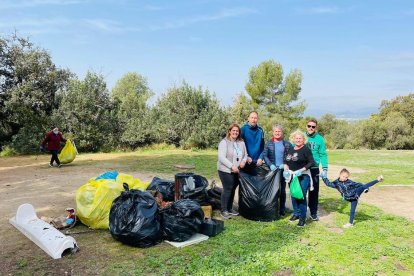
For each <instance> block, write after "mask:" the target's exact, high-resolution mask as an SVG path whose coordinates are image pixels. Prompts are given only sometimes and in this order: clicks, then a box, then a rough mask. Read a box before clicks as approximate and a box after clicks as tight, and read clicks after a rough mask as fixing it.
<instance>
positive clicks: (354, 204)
mask: <svg viewBox="0 0 414 276" xmlns="http://www.w3.org/2000/svg"><path fill="white" fill-rule="evenodd" d="M377 183H378V180H374V181H371V182H369V183H367V184H365V185H362V186H361V187H359V188H358V189H357V190H356V193H357V195H358V198H359V197H360V196H361V194H362V193H363V192H364V191H365V190H366V189H368V188H369V187H371V186H374V185H375V184H377ZM357 205H358V200H351V212H350V214H349V223H351V224H353V223H354V217H355V210H356V207H357Z"/></svg>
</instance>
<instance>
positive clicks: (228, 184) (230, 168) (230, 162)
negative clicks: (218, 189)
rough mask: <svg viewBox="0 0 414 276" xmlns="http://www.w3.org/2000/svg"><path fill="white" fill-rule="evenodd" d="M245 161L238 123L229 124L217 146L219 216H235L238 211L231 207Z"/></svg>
mask: <svg viewBox="0 0 414 276" xmlns="http://www.w3.org/2000/svg"><path fill="white" fill-rule="evenodd" d="M246 161H247V152H246V146H245V144H244V142H243V139H242V138H241V137H240V127H239V125H238V124H234V123H233V124H231V125H230V127H229V128H228V130H227V135H226V137H225V138H224V139H223V140H221V142H220V143H219V146H218V161H217V170H218V175H219V177H220V180H221V183H222V185H223V192H222V194H221V216H222V217H223V218H224V219H228V218H231V216H237V215H239V213H237V212H236V211H234V210H233V209H232V207H233V200H234V194H235V191H236V188H237V186H238V185H239V183H240V181H239V169H242V168H243V167H244V166H245V164H246Z"/></svg>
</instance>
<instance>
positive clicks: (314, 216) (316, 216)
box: [310, 215, 319, 221]
mask: <svg viewBox="0 0 414 276" xmlns="http://www.w3.org/2000/svg"><path fill="white" fill-rule="evenodd" d="M310 217H311V220H313V221H319V217H318V215H310Z"/></svg>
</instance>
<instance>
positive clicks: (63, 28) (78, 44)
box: [0, 0, 414, 117]
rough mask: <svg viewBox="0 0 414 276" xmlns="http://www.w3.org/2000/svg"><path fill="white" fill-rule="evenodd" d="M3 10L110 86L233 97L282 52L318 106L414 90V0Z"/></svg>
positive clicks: (68, 3) (346, 110)
mask: <svg viewBox="0 0 414 276" xmlns="http://www.w3.org/2000/svg"><path fill="white" fill-rule="evenodd" d="M0 13H1V16H0V34H1V35H8V34H10V33H12V32H13V31H14V30H17V32H18V34H19V35H22V36H29V37H30V39H31V41H32V42H34V43H35V44H36V45H37V46H40V47H41V48H44V49H47V50H48V51H49V52H50V54H51V56H52V58H53V60H54V62H55V63H56V64H57V65H58V66H60V67H63V68H69V69H70V70H71V71H73V72H74V73H76V74H77V75H78V77H80V78H83V77H84V76H85V73H86V72H87V71H88V70H92V71H95V72H98V73H101V74H103V75H104V76H105V78H106V81H107V84H108V87H109V88H111V87H112V86H113V85H114V84H115V82H116V81H117V80H118V79H119V78H121V77H122V76H123V75H124V74H125V73H127V72H138V73H140V74H142V75H143V76H145V77H146V78H147V79H148V83H149V85H150V87H151V89H153V91H154V92H155V93H156V95H160V94H161V93H165V92H166V90H167V88H168V87H171V86H173V85H174V84H180V83H181V81H182V80H183V79H185V80H186V81H187V82H188V83H190V84H191V85H195V86H198V85H201V86H202V87H204V88H208V89H209V90H210V91H212V92H215V93H216V95H217V97H218V98H219V99H220V101H221V103H222V104H223V105H230V104H231V103H232V99H233V97H234V96H235V95H236V94H237V93H239V92H241V91H244V85H245V83H246V81H247V76H248V71H249V69H250V68H251V67H253V66H256V65H258V64H259V63H260V62H262V61H264V60H267V59H274V60H276V61H278V62H280V63H281V64H282V65H283V67H284V70H285V73H287V72H289V71H290V70H292V69H294V68H297V69H299V70H301V71H302V73H303V76H304V79H303V85H302V92H301V99H303V100H305V101H306V102H307V109H306V111H305V114H306V115H314V116H320V115H322V114H324V113H332V114H335V115H337V116H341V117H367V116H368V115H369V114H370V113H372V112H376V111H377V110H378V107H379V105H380V103H381V101H382V100H383V99H392V98H394V97H396V96H398V95H407V94H408V93H410V92H414V1H412V0H406V1H402V0H394V1H378V0H376V1H372V0H368V1H356V0H349V1H318V0H279V1H277V0H274V1H261V0H257V1H237V0H234V1H229V0H217V1H216V0H199V1H197V0H191V1H132V0H130V1H128V0H60V1H59V0H31V1H29V0H0Z"/></svg>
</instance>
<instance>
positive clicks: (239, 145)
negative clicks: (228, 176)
mask: <svg viewBox="0 0 414 276" xmlns="http://www.w3.org/2000/svg"><path fill="white" fill-rule="evenodd" d="M246 161H247V151H246V146H245V145H244V142H243V141H231V140H228V139H227V138H224V139H223V140H221V142H220V143H219V146H218V160H217V170H219V171H222V172H226V173H231V167H233V166H236V167H239V165H240V163H241V162H244V163H246Z"/></svg>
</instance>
